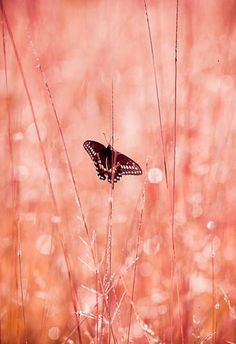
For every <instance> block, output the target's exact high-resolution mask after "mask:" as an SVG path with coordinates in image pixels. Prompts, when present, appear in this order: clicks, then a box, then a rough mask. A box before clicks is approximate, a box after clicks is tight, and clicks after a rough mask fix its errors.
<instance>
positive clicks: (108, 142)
mask: <svg viewBox="0 0 236 344" xmlns="http://www.w3.org/2000/svg"><path fill="white" fill-rule="evenodd" d="M103 135H104V138H105V141H106V143H107V144H108V145H109V144H110V142H111V140H110V141H108V140H107V137H106V134H105V133H103Z"/></svg>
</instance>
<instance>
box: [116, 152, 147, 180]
mask: <svg viewBox="0 0 236 344" xmlns="http://www.w3.org/2000/svg"><path fill="white" fill-rule="evenodd" d="M116 163H117V164H119V166H120V172H119V173H121V174H122V175H127V174H130V175H140V174H142V173H143V171H142V169H141V167H140V166H139V165H138V164H137V163H136V162H135V161H134V160H132V159H130V158H129V157H127V156H126V155H124V154H121V153H118V152H117V159H116Z"/></svg>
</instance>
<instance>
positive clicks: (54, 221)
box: [51, 215, 61, 223]
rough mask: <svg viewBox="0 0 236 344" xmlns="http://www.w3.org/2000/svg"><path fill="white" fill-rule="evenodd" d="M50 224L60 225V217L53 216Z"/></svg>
mask: <svg viewBox="0 0 236 344" xmlns="http://www.w3.org/2000/svg"><path fill="white" fill-rule="evenodd" d="M51 222H52V223H61V217H60V216H57V215H53V216H52V217H51Z"/></svg>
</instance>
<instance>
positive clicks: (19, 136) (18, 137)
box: [12, 131, 24, 142]
mask: <svg viewBox="0 0 236 344" xmlns="http://www.w3.org/2000/svg"><path fill="white" fill-rule="evenodd" d="M23 138H24V134H23V133H22V132H21V131H19V132H17V133H15V134H13V136H12V139H13V141H15V142H19V141H22V140H23Z"/></svg>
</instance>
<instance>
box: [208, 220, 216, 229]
mask: <svg viewBox="0 0 236 344" xmlns="http://www.w3.org/2000/svg"><path fill="white" fill-rule="evenodd" d="M215 228H216V224H215V222H214V221H208V223H207V229H209V230H213V229H215Z"/></svg>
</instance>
